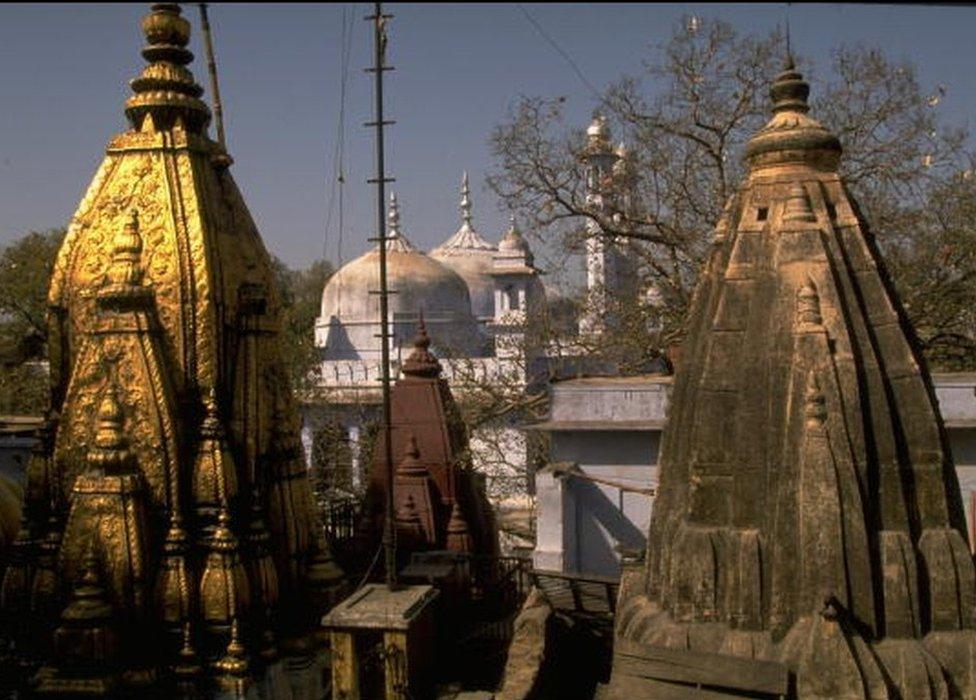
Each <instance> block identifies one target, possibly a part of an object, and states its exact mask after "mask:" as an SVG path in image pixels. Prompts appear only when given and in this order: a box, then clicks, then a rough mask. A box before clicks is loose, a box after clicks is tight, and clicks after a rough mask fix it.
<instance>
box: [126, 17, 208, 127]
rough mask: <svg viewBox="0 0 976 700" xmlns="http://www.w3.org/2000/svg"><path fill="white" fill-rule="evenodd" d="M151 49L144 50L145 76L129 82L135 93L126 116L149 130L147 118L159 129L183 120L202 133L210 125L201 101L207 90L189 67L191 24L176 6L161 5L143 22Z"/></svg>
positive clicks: (190, 58)
mask: <svg viewBox="0 0 976 700" xmlns="http://www.w3.org/2000/svg"><path fill="white" fill-rule="evenodd" d="M142 33H143V35H144V36H145V38H146V42H147V44H148V45H147V46H146V47H144V48H143V49H142V56H143V58H145V59H146V61H148V63H149V65H148V66H146V67H145V68H144V69H143V71H142V73H141V74H140V75H139V77H137V78H133V79H132V80H131V81H129V84H130V85H131V86H132V91H133V92H134V93H135V94H134V95H133V96H132V97H130V98H129V99H128V100H126V103H125V113H126V116H128V117H129V121H130V122H131V123H132V126H133V127H134V128H136V129H138V130H142V131H151V130H153V129H150V128H147V127H148V126H149V125H147V123H146V121H145V117H146V116H147V115H149V116H151V117H152V122H151V125H152V126H153V127H155V128H156V129H166V128H170V127H171V126H172V125H173V124H175V123H177V120H178V119H182V121H183V124H184V125H185V126H186V128H187V129H189V130H190V131H193V132H195V133H200V132H201V131H202V130H203V129H204V128H206V126H207V124H208V123H209V122H210V109H209V108H208V107H207V105H206V104H205V103H204V102H203V100H201V99H200V96H201V95H203V88H202V87H200V86H199V85H198V84H197V82H196V80H195V79H194V77H193V74H192V73H191V72H190V71H189V70H188V69H187V68H186V67H185V66H187V65H188V64H189V63H190V62H191V61H192V60H193V54H192V53H190V51H189V50H188V49H187V48H186V45H187V44H188V43H189V41H190V23H189V22H188V21H187V20H186V18H185V17H182V16H181V14H180V6H179V5H178V4H176V3H157V4H155V5H153V6H152V9H151V11H150V13H149V14H148V15H146V16H145V17H144V18H143V20H142Z"/></svg>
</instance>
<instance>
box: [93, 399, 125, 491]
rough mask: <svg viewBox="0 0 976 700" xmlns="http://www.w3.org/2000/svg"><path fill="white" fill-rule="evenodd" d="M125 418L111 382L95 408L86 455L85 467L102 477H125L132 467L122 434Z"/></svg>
mask: <svg viewBox="0 0 976 700" xmlns="http://www.w3.org/2000/svg"><path fill="white" fill-rule="evenodd" d="M124 420H125V416H124V414H123V412H122V406H121V405H120V403H119V397H118V389H117V387H116V385H115V382H114V381H112V382H111V383H110V384H109V386H108V389H107V390H106V391H105V394H104V395H103V396H102V400H101V401H100V402H99V404H98V413H97V414H96V418H95V445H94V447H92V449H90V450H89V451H88V466H89V467H90V468H91V469H93V470H95V471H98V472H101V473H102V474H112V475H117V474H124V473H127V472H128V471H129V467H130V466H131V464H130V462H131V454H130V453H129V450H128V444H127V441H126V439H125V435H124V433H123V432H122V429H123V424H124Z"/></svg>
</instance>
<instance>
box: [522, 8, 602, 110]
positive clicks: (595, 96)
mask: <svg viewBox="0 0 976 700" xmlns="http://www.w3.org/2000/svg"><path fill="white" fill-rule="evenodd" d="M515 6H516V7H517V8H518V9H519V10H520V11H521V12H522V14H523V15H525V19H527V20H528V21H529V24H531V25H532V26H533V27H534V28H535V30H536V31H537V32H538V33H539V36H541V37H542V38H543V39H544V40H545V41H546V42H547V43H548V44H549V45H550V46H551V47H552V48H553V49H554V50H555V51H556V53H558V54H559V55H560V56H562V57H563V60H565V61H566V63H568V64H569V67H570V68H572V69H573V72H574V73H576V77H577V78H579V80H580V82H581V83H583V86H584V87H585V88H586V89H587V90H589V91H590V94H591V95H593V99H595V100H597V101H598V102H603V97H602V96H601V95H600V92H599V91H598V90H597V89H596V88H595V87H593V83H591V82H590V81H589V80H587V79H586V76H585V75H583V71H582V70H580V67H579V66H578V65H576V61H574V60H573V57H572V56H570V55H569V53H567V52H566V51H564V50H563V48H562V47H561V46H559V44H558V43H556V40H555V39H553V38H552V37H551V36H549V34H548V33H546V30H545V29H543V28H542V25H540V24H539V23H538V22H537V21H536V19H535V17H533V16H532V15H531V14H530V13H529V11H528V10H526V9H525V7H524V6H523V5H522V3H516V5H515Z"/></svg>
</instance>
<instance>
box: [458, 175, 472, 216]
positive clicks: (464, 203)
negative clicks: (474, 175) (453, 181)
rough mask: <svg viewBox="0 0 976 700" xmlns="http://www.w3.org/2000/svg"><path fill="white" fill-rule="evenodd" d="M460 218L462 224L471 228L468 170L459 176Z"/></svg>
mask: <svg viewBox="0 0 976 700" xmlns="http://www.w3.org/2000/svg"><path fill="white" fill-rule="evenodd" d="M459 208H460V209H461V220H462V221H463V222H464V225H465V226H467V227H468V228H471V188H470V187H468V171H467V170H465V171H464V175H463V176H462V177H461V204H460V207H459Z"/></svg>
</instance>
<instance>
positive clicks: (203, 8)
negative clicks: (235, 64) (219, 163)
mask: <svg viewBox="0 0 976 700" xmlns="http://www.w3.org/2000/svg"><path fill="white" fill-rule="evenodd" d="M199 5H200V27H201V28H202V29H203V46H204V49H205V50H206V52H207V70H208V71H209V72H210V91H211V92H212V93H213V110H214V121H215V122H216V124H217V143H219V144H220V146H221V148H223V149H224V151H226V150H227V140H226V137H225V135H224V107H223V104H222V103H221V101H220V86H219V85H218V83H217V61H216V59H215V58H214V50H213V40H212V39H211V38H210V19H209V18H208V17H207V3H205V2H201V3H199Z"/></svg>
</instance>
